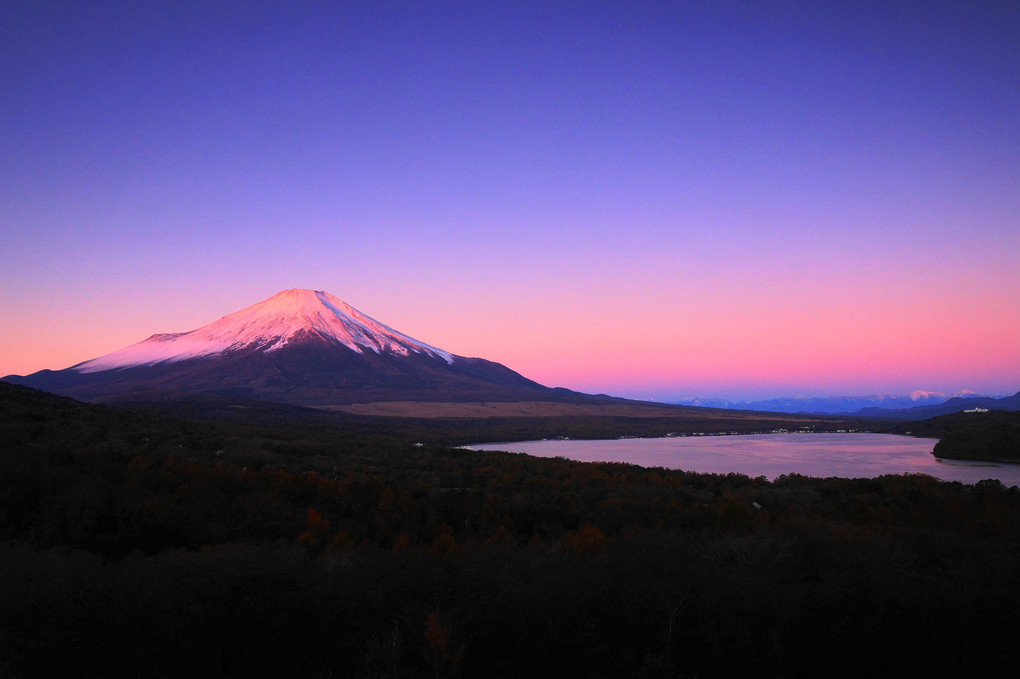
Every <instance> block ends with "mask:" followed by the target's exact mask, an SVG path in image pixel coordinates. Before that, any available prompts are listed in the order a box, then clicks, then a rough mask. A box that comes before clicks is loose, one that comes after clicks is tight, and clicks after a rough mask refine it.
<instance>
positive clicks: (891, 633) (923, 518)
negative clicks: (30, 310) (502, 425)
mask: <svg viewBox="0 0 1020 679" xmlns="http://www.w3.org/2000/svg"><path fill="white" fill-rule="evenodd" d="M253 407H254V406H253ZM386 422H390V420H386ZM0 437H2V438H0V444H2V445H0V578H2V579H3V580H2V581H3V583H4V586H3V587H2V588H0V610H3V611H4V613H5V615H3V616H0V659H2V661H3V663H4V665H3V672H4V675H5V676H12V677H19V676H21V677H29V676H65V675H71V674H72V673H73V674H74V675H76V676H104V677H121V676H123V677H128V676H130V677H137V676H195V675H200V674H201V675H221V676H238V677H240V676H266V677H268V676H308V677H322V676H355V677H377V676H393V675H399V676H411V677H426V676H432V677H434V676H458V675H459V676H490V677H519V676H578V675H579V674H583V675H585V676H592V677H619V676H650V677H679V676H684V677H697V676H741V675H753V676H774V677H791V676H816V675H817V673H818V671H819V669H820V668H824V671H825V673H826V675H828V676H835V677H859V676H862V675H865V676H885V675H888V674H890V673H896V674H902V675H904V676H917V675H930V676H945V675H947V674H957V675H960V676H976V675H978V674H981V675H983V674H985V673H990V672H1004V671H1006V670H1012V669H1013V668H1014V667H1015V654H1014V652H1013V648H1014V642H1015V639H1016V635H1017V634H1018V633H1020V619H1018V618H1017V616H1016V615H1015V611H1016V610H1017V607H1018V606H1020V587H1018V585H1017V583H1016V578H1015V574H1016V572H1017V571H1018V569H1020V493H1018V491H1017V490H1016V489H1010V490H1006V489H1003V488H1002V487H1001V485H1000V484H998V483H997V482H982V483H979V484H977V485H975V486H964V485H961V484H958V483H943V482H939V481H937V480H935V479H932V478H930V477H925V476H886V477H882V478H878V479H870V480H846V479H825V480H820V479H809V478H805V477H800V476H795V475H794V476H785V477H782V478H780V479H778V480H777V481H775V482H772V483H770V482H767V481H765V480H763V479H750V478H747V477H745V476H740V475H734V474H730V475H725V476H719V475H703V474H691V473H685V472H679V471H670V470H664V469H644V468H640V467H635V466H632V465H626V464H584V463H577V462H571V461H568V460H562V459H549V460H544V459H536V458H530V457H528V456H525V455H512V454H501V453H491V454H482V453H475V452H469V451H465V450H451V449H447V448H444V447H440V446H432V445H423V446H414V445H412V444H410V443H408V442H406V441H405V440H402V439H401V438H400V437H394V436H393V435H392V434H391V433H389V432H388V431H387V429H386V427H385V426H383V427H377V428H375V429H374V430H373V429H372V428H370V427H363V426H362V425H361V424H357V425H352V424H350V423H346V424H345V423H338V422H333V423H325V422H322V421H318V422H317V421H305V422H302V421H294V422H291V423H289V424H280V423H277V424H273V425H271V426H266V425H255V424H254V423H253V421H252V420H247V419H241V420H239V421H238V422H236V423H234V424H230V423H226V422H220V421H214V420H208V419H207V420H188V419H179V418H170V417H166V416H163V415H159V414H157V413H156V412H155V411H153V410H148V411H128V410H123V409H117V408H109V407H99V406H92V405H88V404H82V403H78V402H75V401H71V400H67V399H60V398H56V397H53V396H52V395H49V394H43V393H40V392H34V391H30V390H24V389H18V388H15V387H9V386H8V387H3V388H0ZM946 634H951V635H952V643H947V642H946ZM182 649H186V652H182Z"/></svg>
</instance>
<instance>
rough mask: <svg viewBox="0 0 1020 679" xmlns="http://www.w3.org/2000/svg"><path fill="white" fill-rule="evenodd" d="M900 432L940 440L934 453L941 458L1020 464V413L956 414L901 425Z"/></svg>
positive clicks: (999, 411) (1003, 411)
mask: <svg viewBox="0 0 1020 679" xmlns="http://www.w3.org/2000/svg"><path fill="white" fill-rule="evenodd" d="M897 430H898V431H902V430H908V431H910V432H911V433H912V434H914V435H916V436H930V437H934V438H938V439H939V442H938V443H937V444H935V450H934V451H933V453H934V454H935V455H936V456H938V457H943V458H948V459H954V460H1001V461H1007V462H1020V411H1006V410H991V411H988V412H972V413H967V412H960V413H953V414H952V415H943V416H941V417H934V418H932V419H930V420H925V421H923V422H912V423H908V424H904V425H900V426H899V427H898V428H897Z"/></svg>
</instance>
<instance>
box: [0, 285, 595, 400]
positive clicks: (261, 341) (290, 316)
mask: <svg viewBox="0 0 1020 679" xmlns="http://www.w3.org/2000/svg"><path fill="white" fill-rule="evenodd" d="M3 379H4V380H5V381H7V382H13V383H15V384H22V385H25V386H29V387H34V388H37V389H42V390H44V391H51V392H55V393H58V394H62V395H64V396H71V397H74V398H78V399H82V400H87V401H106V402H115V401H137V400H167V399H174V398H180V397H186V396H191V395H196V394H203V393H205V394H208V393H212V394H218V395H225V396H232V397H241V398H252V399H261V400H267V401H278V402H283V403H291V404H296V405H311V406H315V405H338V404H349V403H364V402H371V401H405V400H406V401H478V400H485V401H515V400H564V399H567V400H573V399H574V398H580V399H584V398H593V397H587V396H585V395H582V394H578V393H575V392H571V391H568V390H565V389H552V388H549V387H545V386H543V385H541V384H538V383H537V382H534V381H532V380H529V379H527V378H525V377H523V376H521V375H520V374H518V373H516V372H514V371H513V370H510V369H509V368H507V367H505V366H503V365H501V364H499V363H494V362H492V361H487V360H485V359H481V358H465V357H463V356H455V355H454V354H452V353H450V352H448V351H443V350H442V349H438V348H436V347H433V346H430V345H428V344H426V343H424V342H421V341H418V340H416V339H414V338H412V337H410V336H408V335H405V334H403V333H401V332H398V331H396V330H394V329H393V328H390V327H388V326H386V325H383V324H382V323H380V322H378V321H376V320H375V319H373V318H371V317H370V316H368V315H366V314H364V313H362V312H360V311H358V310H357V309H355V308H354V307H352V306H350V305H349V304H347V303H345V302H344V301H342V300H340V299H338V298H336V297H334V296H333V295H330V294H328V293H326V292H322V291H314V290H298V289H295V290H286V291H284V292H280V293H278V294H276V295H274V296H272V297H270V298H269V299H266V300H264V301H262V302H259V303H258V304H254V305H252V306H250V307H247V308H245V309H242V310H240V311H237V312H234V313H232V314H229V315H227V316H224V317H223V318H221V319H219V320H218V321H215V322H213V323H210V324H208V325H205V326H202V327H201V328H198V329H196V330H192V331H190V332H182V333H165V334H157V335H152V336H151V337H149V338H148V339H146V340H144V341H141V342H138V343H137V344H133V345H131V346H128V347H125V348H123V349H120V350H118V351H114V352H113V353H110V354H107V355H105V356H100V357H98V358H94V359H91V360H88V361H84V362H82V363H79V364H77V365H74V366H71V367H70V368H66V369H64V370H56V371H53V370H41V371H39V372H36V373H33V374H31V375H27V376H18V375H9V376H7V377H4V378H3Z"/></svg>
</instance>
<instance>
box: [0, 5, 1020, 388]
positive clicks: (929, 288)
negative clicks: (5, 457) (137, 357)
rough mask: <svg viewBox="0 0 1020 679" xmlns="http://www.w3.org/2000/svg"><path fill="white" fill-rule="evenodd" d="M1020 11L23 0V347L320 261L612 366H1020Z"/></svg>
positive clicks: (9, 358) (442, 326)
mask: <svg viewBox="0 0 1020 679" xmlns="http://www.w3.org/2000/svg"><path fill="white" fill-rule="evenodd" d="M93 5H98V7H97V6H93ZM855 5H857V6H855ZM1017 36H1020V3H1017V2H1015V1H1009V2H968V3H939V2H909V3H897V2H891V3H844V2H839V3H837V2H833V3H824V2H821V3H819V2H797V3H794V2H746V3H728V2H703V3H701V2H694V3H642V2H618V3H596V2H576V3H556V2H535V3H526V2H506V3H500V2H473V3H469V2H464V3H433V2H421V3H385V2H382V3H380V2H342V3H341V2H337V3H311V2H309V3H284V2H279V3H262V2H254V3H250V2H243V3H242V2H238V3H231V2H215V3H194V2H179V3H174V2H146V3H134V2H103V3H81V2H67V3H54V2H27V1H25V2H22V1H18V0H13V1H10V2H4V3H2V4H0V82H2V83H3V91H4V95H3V100H2V105H0V135H2V136H0V234H2V243H3V249H2V254H3V276H2V278H0V280H2V287H0V323H2V324H3V325H2V328H0V375H3V374H8V373H20V374H24V373H28V372H33V371H35V370H39V369H42V368H63V367H66V366H68V365H71V364H73V363H77V362H79V361H83V360H86V359H89V358H93V357H96V356H98V355H101V354H104V353H108V352H110V351H113V350H115V349H119V348H121V347H123V346H125V345H127V344H130V343H133V342H136V341H138V340H141V339H143V338H145V337H146V336H148V335H149V334H151V333H155V332H170V331H183V330H190V329H193V328H195V327H198V326H200V325H203V324H205V323H208V322H210V321H213V320H215V319H216V318H218V317H220V316H222V315H224V314H227V313H229V312H232V311H236V310H238V309H240V308H242V307H244V306H247V305H249V304H253V303H255V302H258V301H260V300H262V299H265V298H267V297H269V296H270V295H272V294H274V293H276V292H278V291H280V290H283V289H286V288H292V287H303V288H315V289H324V290H327V291H329V292H331V293H333V294H335V295H337V296H338V297H340V298H342V299H344V300H346V301H347V302H349V303H350V304H352V305H354V306H355V307H357V308H359V309H361V310H362V311H364V312H365V313H368V314H370V315H372V316H374V317H375V318H377V319H378V320H380V321H382V322H384V323H386V324H388V325H391V326H393V327H395V328H397V329H399V330H400V331H402V332H405V333H407V334H410V335H412V336H414V337H416V338H418V339H420V340H422V341H424V342H428V343H429V344H432V345H434V346H438V347H441V348H443V349H446V350H449V351H452V352H454V353H457V354H463V355H469V356H483V357H485V358H489V359H492V360H496V361H500V362H502V363H505V364H506V365H508V366H510V367H511V368H513V369H515V370H518V371H519V372H521V373H523V374H525V375H527V376H528V377H531V378H533V379H536V380H538V381H540V382H543V383H545V384H550V385H555V386H566V387H572V388H575V389H581V390H585V391H600V392H608V393H613V394H618V395H623V396H632V397H650V398H658V399H668V398H671V397H683V396H694V395H697V396H715V397H727V398H756V397H769V396H780V395H790V396H792V395H836V394H861V393H874V392H897V393H903V392H907V391H911V390H914V389H929V390H939V391H955V390H960V389H971V390H975V391H981V392H986V393H1013V392H1015V391H1017V390H1018V389H1020V350H1018V347H1020V274H1018V273H1017V271H1018V269H1020V171H1018V169H1017V168H1020V40H1018V38H1017Z"/></svg>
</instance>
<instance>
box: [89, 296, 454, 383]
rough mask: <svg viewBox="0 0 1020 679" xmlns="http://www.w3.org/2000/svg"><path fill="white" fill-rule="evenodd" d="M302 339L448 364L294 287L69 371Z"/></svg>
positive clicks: (346, 308)
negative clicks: (193, 327) (314, 337)
mask: <svg viewBox="0 0 1020 679" xmlns="http://www.w3.org/2000/svg"><path fill="white" fill-rule="evenodd" d="M306 335H318V336H320V337H321V338H323V339H327V340H333V341H336V342H338V343H340V344H342V345H344V346H346V347H348V348H349V349H352V350H354V351H356V352H357V353H362V352H363V351H364V350H365V349H368V350H370V351H373V352H375V353H377V354H379V353H391V354H399V355H403V356H406V355H408V354H409V353H418V354H427V355H431V356H437V357H440V358H442V359H443V360H445V361H446V362H447V363H450V364H452V363H453V355H452V354H450V353H449V352H446V351H443V350H442V349H437V348H436V347H432V346H429V345H428V344H425V343H424V342H419V341H418V340H416V339H414V338H412V337H408V336H407V335H404V334H402V333H399V332H397V331H396V330H393V329H392V328H389V327H387V326H385V325H383V324H382V323H380V322H378V321H376V320H375V319H373V318H371V317H370V316H367V315H365V314H363V313H361V312H360V311H358V310H357V309H355V308H354V307H352V306H350V305H349V304H347V303H346V302H344V301H343V300H341V299H338V298H337V297H334V296H333V295H330V294H329V293H327V292H322V291H314V290H298V289H294V290H285V291H283V292H280V293H278V294H276V295H273V296H272V297H270V298H269V299H267V300H264V301H262V302H259V303H258V304H253V305H252V306H250V307H247V308H246V309H241V310H240V311H237V312H234V313H232V314H228V315H226V316H224V317H223V318H221V319H220V320H218V321H215V322H213V323H210V324H208V325H205V326H202V327H201V328H198V329H197V330H192V331H190V332H182V333H166V334H157V335H153V336H152V337H149V338H148V339H146V340H144V341H142V342H139V343H137V344H132V345H131V346H129V347H125V348H124V349H120V350H118V351H114V352H113V353H110V354H107V355H105V356H100V357H99V358H94V359H92V360H90V361H85V362H83V363H79V364H78V365H76V366H74V369H75V370H77V371H78V372H83V373H91V372H98V371H101V370H111V369H113V368H126V367H131V366H140V365H155V364H157V363H163V362H174V361H183V360H186V359H191V358H202V357H210V356H216V355H219V354H223V353H225V352H229V351H236V350H239V349H249V348H254V349H261V350H262V351H263V352H265V353H269V352H272V351H275V350H277V349H279V348H281V347H283V346H285V345H286V344H288V343H289V342H291V341H294V340H295V339H298V338H300V337H302V336H306Z"/></svg>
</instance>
